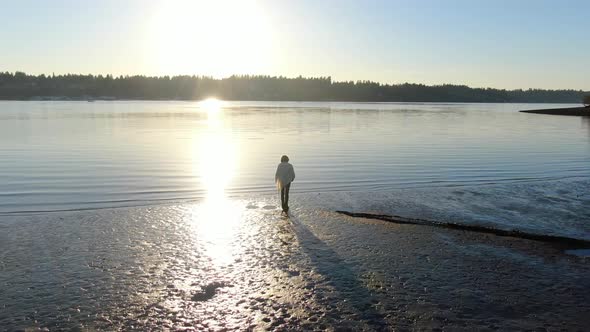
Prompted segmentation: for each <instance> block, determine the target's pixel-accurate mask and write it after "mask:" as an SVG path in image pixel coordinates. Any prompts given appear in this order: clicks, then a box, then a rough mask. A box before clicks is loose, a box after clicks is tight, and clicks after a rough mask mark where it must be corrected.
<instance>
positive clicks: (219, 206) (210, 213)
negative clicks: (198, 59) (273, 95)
mask: <svg viewBox="0 0 590 332" xmlns="http://www.w3.org/2000/svg"><path fill="white" fill-rule="evenodd" d="M222 105H223V104H222V102H220V101H218V100H216V99H208V100H206V101H203V102H201V107H202V108H203V109H204V110H205V111H206V112H207V129H206V130H205V132H201V133H197V134H196V136H195V138H194V141H195V144H194V145H193V170H194V174H195V176H196V177H198V178H199V181H200V182H201V186H202V187H204V188H205V189H206V191H207V193H206V198H205V200H204V201H203V203H201V204H199V205H198V206H197V207H195V209H194V210H193V214H192V219H193V222H194V226H195V230H196V232H197V237H198V239H199V240H201V241H202V242H201V244H202V245H203V246H204V249H205V251H206V252H207V254H208V255H209V256H210V257H211V258H212V259H213V260H214V261H216V262H217V263H220V264H225V263H228V262H229V261H231V258H232V243H231V242H232V239H233V237H234V235H235V233H236V227H238V226H239V221H240V209H239V207H238V206H237V205H236V204H235V203H233V202H232V201H231V200H229V199H228V198H227V197H226V192H225V191H226V188H227V186H228V185H229V183H230V182H231V180H232V178H233V176H234V174H235V170H236V164H237V160H238V158H237V153H238V150H237V148H236V144H234V142H233V141H232V137H231V133H230V132H226V130H225V129H224V126H223V110H222V108H221V107H222Z"/></svg>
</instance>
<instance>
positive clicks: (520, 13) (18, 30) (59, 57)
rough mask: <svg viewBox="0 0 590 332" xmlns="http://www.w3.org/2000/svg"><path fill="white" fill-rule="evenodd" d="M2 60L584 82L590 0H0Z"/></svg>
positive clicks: (507, 82) (99, 67)
mask: <svg viewBox="0 0 590 332" xmlns="http://www.w3.org/2000/svg"><path fill="white" fill-rule="evenodd" d="M0 8H2V10H1V11H0V71H9V72H14V71H24V72H27V73H31V74H41V73H45V74H51V73H55V74H64V73H81V74H88V73H92V74H113V75H135V74H141V75H178V74H189V75H193V74H194V75H208V76H214V77H227V76H230V75H232V74H240V75H241V74H256V75H259V74H262V75H273V76H274V75H283V76H288V77H293V76H298V75H303V76H331V77H332V79H333V80H338V81H349V80H354V81H356V80H371V81H377V82H381V83H404V82H410V83H423V84H428V85H432V84H445V83H450V84H466V85H469V86H472V87H493V88H506V89H518V88H523V89H528V88H545V89H582V90H586V91H589V90H590V56H589V55H590V43H588V32H590V19H589V16H588V15H589V13H590V1H587V0H581V1H575V0H561V1H559V0H554V1H546V0H495V1H488V0H446V1H443V0H413V1H411V0H407V1H402V0H216V1H215V0H212V1H208V0H95V1H81V0H52V1H49V0H46V1H44V0H11V1H10V0H0Z"/></svg>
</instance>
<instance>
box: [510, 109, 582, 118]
mask: <svg viewBox="0 0 590 332" xmlns="http://www.w3.org/2000/svg"><path fill="white" fill-rule="evenodd" d="M521 112H523V113H536V114H549V115H572V116H590V107H569V108H547V109H539V110H522V111H521Z"/></svg>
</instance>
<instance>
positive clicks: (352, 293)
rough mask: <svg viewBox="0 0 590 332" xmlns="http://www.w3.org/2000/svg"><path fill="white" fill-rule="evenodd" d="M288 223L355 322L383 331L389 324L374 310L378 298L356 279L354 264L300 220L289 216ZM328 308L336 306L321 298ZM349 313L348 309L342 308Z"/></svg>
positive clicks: (301, 245)
mask: <svg viewBox="0 0 590 332" xmlns="http://www.w3.org/2000/svg"><path fill="white" fill-rule="evenodd" d="M289 220H290V223H291V225H292V228H293V232H294V233H295V236H296V237H297V239H298V242H299V244H300V247H301V249H302V251H303V252H304V253H305V254H306V255H307V256H308V257H309V259H310V261H311V263H312V264H313V266H314V267H315V268H316V271H317V272H318V273H320V274H321V275H323V276H324V277H325V278H326V279H327V281H328V283H329V285H331V286H332V287H333V288H334V289H335V291H336V292H337V293H339V297H340V299H339V300H341V299H346V303H347V304H348V305H349V306H350V307H352V308H351V309H353V310H354V311H355V312H354V316H355V317H354V319H355V320H357V319H358V320H362V321H363V322H364V323H366V324H367V325H368V326H367V327H369V328H371V329H375V330H383V329H385V328H386V327H387V325H388V324H387V323H386V321H385V319H384V317H383V315H382V314H381V313H380V312H379V311H378V310H377V309H376V308H375V307H374V304H375V303H376V302H377V301H375V297H374V295H373V294H371V292H370V291H369V290H368V289H367V288H366V287H365V285H364V284H363V283H362V281H360V280H359V279H358V278H357V272H355V270H354V267H353V265H351V264H350V263H347V262H346V261H344V260H343V259H342V258H341V257H340V256H339V255H338V254H337V253H336V252H334V250H332V249H331V248H330V246H328V245H327V244H326V243H324V242H323V241H322V240H320V239H319V238H317V237H316V236H315V235H314V234H313V233H312V232H311V231H310V230H309V229H308V228H307V227H306V226H305V225H304V224H302V223H301V222H300V221H299V219H298V218H297V217H296V216H294V215H292V214H290V215H289ZM317 300H318V301H320V302H324V303H322V304H325V305H326V306H333V305H334V303H330V299H329V298H321V297H320V298H318V299H317ZM343 309H344V310H347V309H348V308H343Z"/></svg>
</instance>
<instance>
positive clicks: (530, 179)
mask: <svg viewBox="0 0 590 332" xmlns="http://www.w3.org/2000/svg"><path fill="white" fill-rule="evenodd" d="M545 106H547V107H559V106H560V105H539V104H430V103H426V104H405V103H296V102H224V103H215V102H206V103H199V102H139V101H138V102H136V101H116V102H110V101H109V102H93V103H89V102H0V159H1V160H2V162H1V163H0V179H1V182H0V183H1V186H0V214H4V215H7V214H8V215H10V214H15V213H16V214H21V213H30V212H39V211H60V210H80V209H94V208H105V207H107V208H108V207H116V206H133V205H146V204H148V205H149V204H155V203H162V202H167V201H186V200H199V199H201V198H206V197H211V196H227V195H229V196H235V195H238V196H239V195H252V194H264V193H268V194H270V193H273V192H274V191H275V188H274V183H273V176H274V171H275V167H276V164H277V163H278V159H279V157H280V156H281V155H282V154H288V155H289V156H290V157H291V161H292V163H293V164H294V165H295V170H296V173H297V179H296V181H295V184H294V185H293V187H292V191H293V192H294V193H297V192H299V193H315V192H334V191H338V192H359V193H368V192H375V191H376V192H383V193H385V192H391V191H392V190H400V189H407V190H408V191H405V194H404V195H407V196H408V197H410V196H412V190H416V189H418V188H428V189H431V190H434V189H436V188H453V187H465V188H466V187H469V188H474V187H475V188H483V187H485V186H487V185H490V184H495V185H502V186H504V187H503V188H505V189H503V195H505V196H507V197H508V196H510V195H511V190H512V189H511V188H512V187H511V186H514V190H519V189H518V188H519V187H518V185H519V184H523V183H525V184H526V183H530V184H534V183H537V184H539V183H544V182H547V181H551V182H552V183H554V182H559V181H567V180H570V179H581V180H585V179H589V178H590V167H589V166H590V120H589V119H588V118H582V117H561V116H551V115H538V114H524V113H519V112H517V111H518V110H520V109H531V108H542V107H545ZM563 106H568V105H563ZM580 190H581V192H574V193H571V195H569V196H567V195H561V194H559V193H548V194H547V195H549V196H550V197H544V196H545V194H544V193H543V192H541V193H540V194H541V196H542V197H539V196H538V195H539V193H535V194H536V195H537V196H536V197H531V198H530V199H527V202H523V203H522V204H520V205H523V206H525V207H526V209H528V210H529V212H530V211H533V210H535V207H539V208H542V207H543V206H558V207H562V206H564V204H563V201H564V200H565V205H568V204H570V205H571V203H572V202H573V203H578V202H579V200H578V201H576V197H578V198H579V197H582V198H580V199H582V201H583V200H584V197H587V196H585V195H586V193H587V191H586V190H584V188H581V189H580ZM460 192H461V190H458V191H457V195H458V196H457V197H459V196H460V195H461V194H460ZM576 195H577V196H576ZM414 196H415V195H414ZM561 196H563V199H561V198H560V197H561ZM566 196H567V197H566ZM572 197H574V200H573V201H572ZM417 199H419V198H417ZM489 199H490V198H489V197H484V196H477V195H472V196H471V197H470V199H469V200H465V199H463V200H460V199H459V201H461V205H460V206H456V208H457V209H458V210H470V209H474V208H476V207H478V206H480V207H481V206H485V205H486V204H488V201H489ZM500 201H501V199H500ZM526 203H528V204H526ZM444 204H448V202H446V203H444ZM496 205H498V204H496ZM500 205H501V204H500ZM444 206H445V205H441V206H438V207H437V206H431V207H432V208H433V209H437V208H444ZM526 209H525V210H522V209H521V210H519V211H520V213H521V214H522V215H527V212H526ZM565 209H566V210H568V208H567V206H566V208H565ZM498 211H500V210H498V209H494V208H490V207H486V214H483V213H480V214H479V215H480V216H482V217H483V220H481V221H482V222H486V223H489V222H494V220H496V221H497V222H498V223H505V222H504V220H505V219H506V218H505V216H502V215H501V212H498ZM568 211H569V210H568ZM394 212H395V211H394ZM517 212H518V211H517ZM570 212H571V211H570ZM572 214H575V212H571V213H570V217H569V218H565V221H564V223H565V224H567V225H568V226H567V227H568V229H567V232H568V233H575V229H576V225H581V227H580V228H581V229H583V230H584V232H585V231H587V227H586V225H583V224H584V221H580V219H582V218H581V217H580V216H576V215H572ZM472 219H474V218H472ZM510 223H511V224H518V223H521V226H522V227H525V228H531V227H532V228H535V227H536V228H538V229H540V230H541V229H544V228H547V226H548V225H547V224H543V223H539V222H533V223H531V222H527V221H525V220H523V218H518V216H515V218H514V219H513V220H512V221H511V222H509V224H510ZM522 223H524V224H522ZM572 230H574V231H572ZM584 236H585V234H584Z"/></svg>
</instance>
